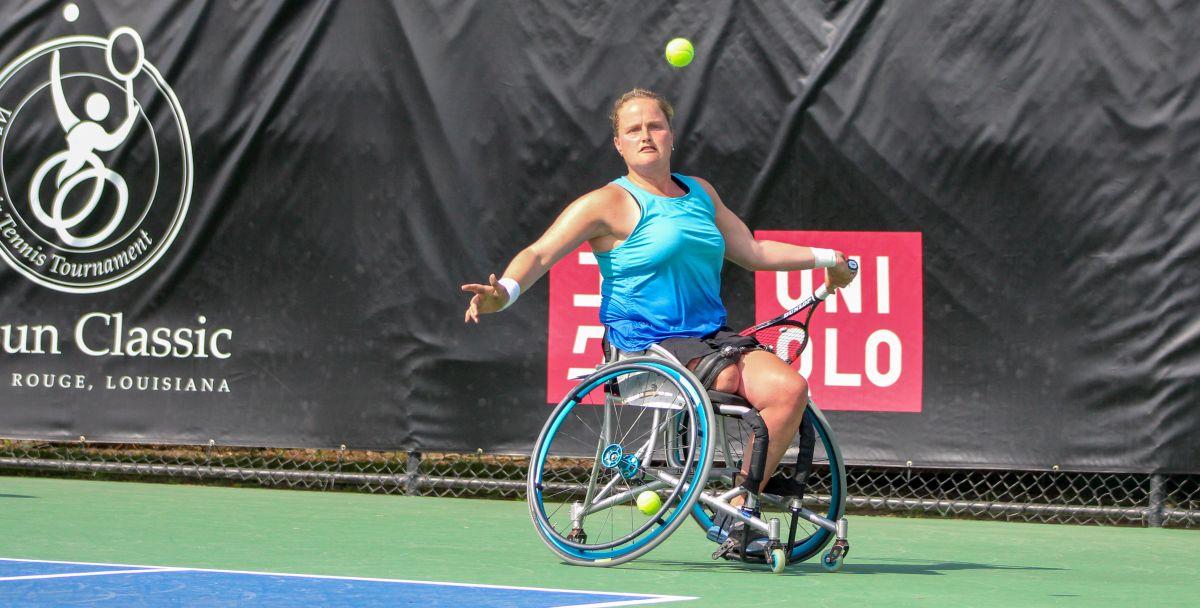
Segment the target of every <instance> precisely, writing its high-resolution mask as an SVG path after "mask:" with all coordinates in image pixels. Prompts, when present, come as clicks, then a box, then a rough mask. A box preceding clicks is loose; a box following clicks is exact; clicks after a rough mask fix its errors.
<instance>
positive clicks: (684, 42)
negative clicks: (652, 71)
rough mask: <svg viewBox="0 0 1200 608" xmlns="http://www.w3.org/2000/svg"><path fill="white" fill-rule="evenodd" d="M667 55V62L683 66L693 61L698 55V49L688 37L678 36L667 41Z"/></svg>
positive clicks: (679, 66)
mask: <svg viewBox="0 0 1200 608" xmlns="http://www.w3.org/2000/svg"><path fill="white" fill-rule="evenodd" d="M665 55H666V56H667V63H669V64H671V65H673V66H675V67H677V68H681V67H684V66H686V65H687V64H689V63H691V62H692V58H693V57H695V56H696V49H695V48H693V47H692V42H691V41H690V40H688V39H687V38H676V39H674V40H672V41H670V42H668V43H667V51H666V53H665Z"/></svg>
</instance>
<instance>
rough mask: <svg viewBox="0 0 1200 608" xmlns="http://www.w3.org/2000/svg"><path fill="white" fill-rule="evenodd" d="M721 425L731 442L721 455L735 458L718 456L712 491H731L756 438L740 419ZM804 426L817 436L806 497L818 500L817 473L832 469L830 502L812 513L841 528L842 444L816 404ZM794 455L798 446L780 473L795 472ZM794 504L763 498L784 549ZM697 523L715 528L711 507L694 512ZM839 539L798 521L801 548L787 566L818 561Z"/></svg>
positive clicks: (785, 499)
mask: <svg viewBox="0 0 1200 608" xmlns="http://www.w3.org/2000/svg"><path fill="white" fill-rule="evenodd" d="M722 423H723V424H725V434H726V442H725V445H723V446H721V447H720V448H719V449H720V450H722V451H725V450H728V452H730V453H728V454H726V455H725V457H724V459H722V458H721V455H720V454H718V457H717V458H718V462H717V464H716V465H714V467H713V470H712V473H711V479H710V483H709V486H710V489H717V490H721V491H723V490H724V489H728V488H729V487H731V485H732V478H731V474H732V473H733V472H735V471H737V470H738V469H739V468H740V467H741V458H742V454H743V452H744V451H745V447H746V445H747V444H748V440H749V438H750V437H752V434H751V433H750V432H749V430H748V429H747V428H746V426H745V424H744V423H742V422H741V421H740V420H738V419H737V418H731V417H727V416H718V417H717V420H716V421H715V422H714V424H722ZM803 424H811V425H812V426H813V429H814V431H815V435H816V440H815V442H814V448H813V460H812V470H811V471H810V474H809V476H808V479H807V481H808V488H809V491H808V492H807V493H806V494H808V495H810V496H811V495H812V494H813V492H812V487H813V485H814V482H815V481H817V471H818V470H819V469H822V468H824V467H826V466H828V470H829V498H828V501H826V499H825V498H824V497H821V499H820V500H819V501H818V504H817V507H816V508H814V509H813V511H814V512H815V513H816V514H817V515H820V516H821V517H823V518H825V519H827V520H829V521H831V522H836V521H838V520H839V519H841V518H842V515H843V514H844V513H845V508H846V466H845V463H844V462H843V461H842V452H841V449H840V448H838V443H837V438H836V437H835V436H834V434H833V430H832V429H830V427H829V423H828V421H826V420H825V415H824V414H823V413H822V412H821V410H820V409H818V408H817V406H816V405H815V404H814V403H812V402H811V401H810V402H809V403H808V409H807V411H805V413H804V422H803ZM795 449H797V446H796V442H795V441H793V445H792V448H791V449H789V451H788V454H787V455H785V456H784V459H783V462H781V463H780V469H785V468H790V467H789V465H791V464H793V463H794V462H795V456H794V455H793V454H795V452H794V450H795ZM723 460H724V461H723ZM725 461H727V462H725ZM782 474H783V471H776V475H782ZM790 500H791V498H790V497H779V496H773V495H770V494H763V495H762V496H761V501H760V503H759V507H760V509H761V510H762V518H763V519H770V518H772V517H777V518H779V521H780V522H781V523H782V524H783V525H782V528H783V530H782V532H783V539H782V541H783V542H784V543H786V542H787V541H788V533H789V523H790V520H791V512H790V511H789V510H788V503H789V502H790ZM810 501H811V499H810ZM810 504H811V502H810ZM692 518H693V519H694V520H695V521H696V523H697V524H699V525H700V527H701V528H702V529H704V530H706V531H707V530H708V529H709V528H711V527H712V525H713V518H714V513H713V511H712V509H710V508H709V507H707V506H704V505H703V504H702V503H697V504H696V505H695V506H694V507H693V508H692ZM834 536H835V535H834V533H833V532H831V531H830V530H828V529H826V528H823V527H821V526H819V525H817V524H814V523H812V522H811V521H809V520H807V519H804V518H803V517H801V518H798V521H797V526H796V544H795V545H794V546H793V547H792V550H791V551H790V552H789V553H788V556H787V559H788V563H796V562H802V561H805V560H807V559H809V558H811V557H812V556H814V555H817V554H818V553H820V551H821V549H823V548H824V547H825V545H827V544H829V541H831V540H833V538H834Z"/></svg>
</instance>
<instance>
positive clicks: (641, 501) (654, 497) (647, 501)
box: [637, 490, 662, 515]
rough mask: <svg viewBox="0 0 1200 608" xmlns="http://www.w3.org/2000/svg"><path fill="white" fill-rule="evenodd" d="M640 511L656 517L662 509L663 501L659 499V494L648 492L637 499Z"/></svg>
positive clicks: (639, 495)
mask: <svg viewBox="0 0 1200 608" xmlns="http://www.w3.org/2000/svg"><path fill="white" fill-rule="evenodd" d="M637 507H638V511H641V512H642V513H645V514H646V515H654V514H655V513H658V510H659V509H661V508H662V499H661V498H659V497H658V492H651V491H650V490H646V491H645V492H642V493H641V494H638V497H637Z"/></svg>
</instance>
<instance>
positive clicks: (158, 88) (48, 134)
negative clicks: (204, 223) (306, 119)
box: [0, 5, 193, 293]
mask: <svg viewBox="0 0 1200 608" xmlns="http://www.w3.org/2000/svg"><path fill="white" fill-rule="evenodd" d="M71 6H73V5H71ZM77 11H78V7H76V8H75V11H73V12H72V13H70V15H69V16H67V21H68V22H71V23H74V22H75V20H74V19H73V18H72V17H78V14H77ZM59 26H60V27H64V26H65V29H74V27H75V26H73V25H66V24H59ZM192 174H193V165H192V149H191V139H190V135H189V133H188V128H187V121H186V120H185V119H184V113H183V109H182V106H181V104H180V103H179V99H178V98H177V97H176V96H175V92H174V91H173V90H172V89H171V87H170V86H169V85H168V84H167V82H166V81H165V79H164V78H163V77H162V74H161V73H160V72H159V71H158V70H157V68H155V66H154V64H153V61H152V59H151V58H150V57H148V56H147V52H146V43H145V41H143V39H142V36H141V35H140V34H139V33H138V32H137V31H136V30H134V29H133V28H132V27H129V26H120V27H117V28H115V29H113V30H112V31H111V32H110V33H109V34H108V35H107V36H91V35H79V34H75V35H67V36H62V37H59V38H54V39H52V40H49V41H47V42H44V43H42V44H40V45H37V46H36V47H34V48H32V49H29V50H27V51H25V52H24V53H21V54H20V55H18V56H17V57H16V58H15V59H12V60H11V61H10V62H9V63H8V65H6V66H4V67H3V69H2V70H0V186H2V190H0V257H3V259H4V261H5V262H7V263H8V265H9V266H10V267H11V268H13V269H14V270H16V271H17V272H19V273H20V274H22V275H24V276H25V277H26V278H28V279H30V280H32V281H34V282H35V283H38V284H39V285H42V286H45V287H49V288H51V289H54V290H57V291H63V292H68V293H96V292H101V291H107V290H110V289H115V288H117V287H120V286H122V285H125V284H127V283H129V282H130V281H133V280H134V279H136V278H138V277H139V276H142V275H143V274H144V273H145V272H146V271H147V270H149V269H150V268H151V267H152V266H153V265H154V264H155V262H157V261H158V260H159V259H161V258H162V256H163V255H164V254H165V253H166V251H167V250H168V248H169V247H170V245H171V244H172V242H173V241H174V240H175V238H176V237H177V236H178V234H179V232H180V230H181V227H182V226H183V223H184V220H185V218H186V216H187V210H188V206H189V203H190V200H191V191H192ZM0 274H2V273H0Z"/></svg>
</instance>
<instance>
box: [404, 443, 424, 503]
mask: <svg viewBox="0 0 1200 608" xmlns="http://www.w3.org/2000/svg"><path fill="white" fill-rule="evenodd" d="M405 472H406V473H407V475H406V477H407V479H405V480H404V493H405V494H408V495H409V496H416V495H417V494H419V493H420V491H421V484H420V476H421V453H420V452H418V451H416V450H412V451H410V452H409V453H408V464H407V465H406V467H405Z"/></svg>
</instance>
